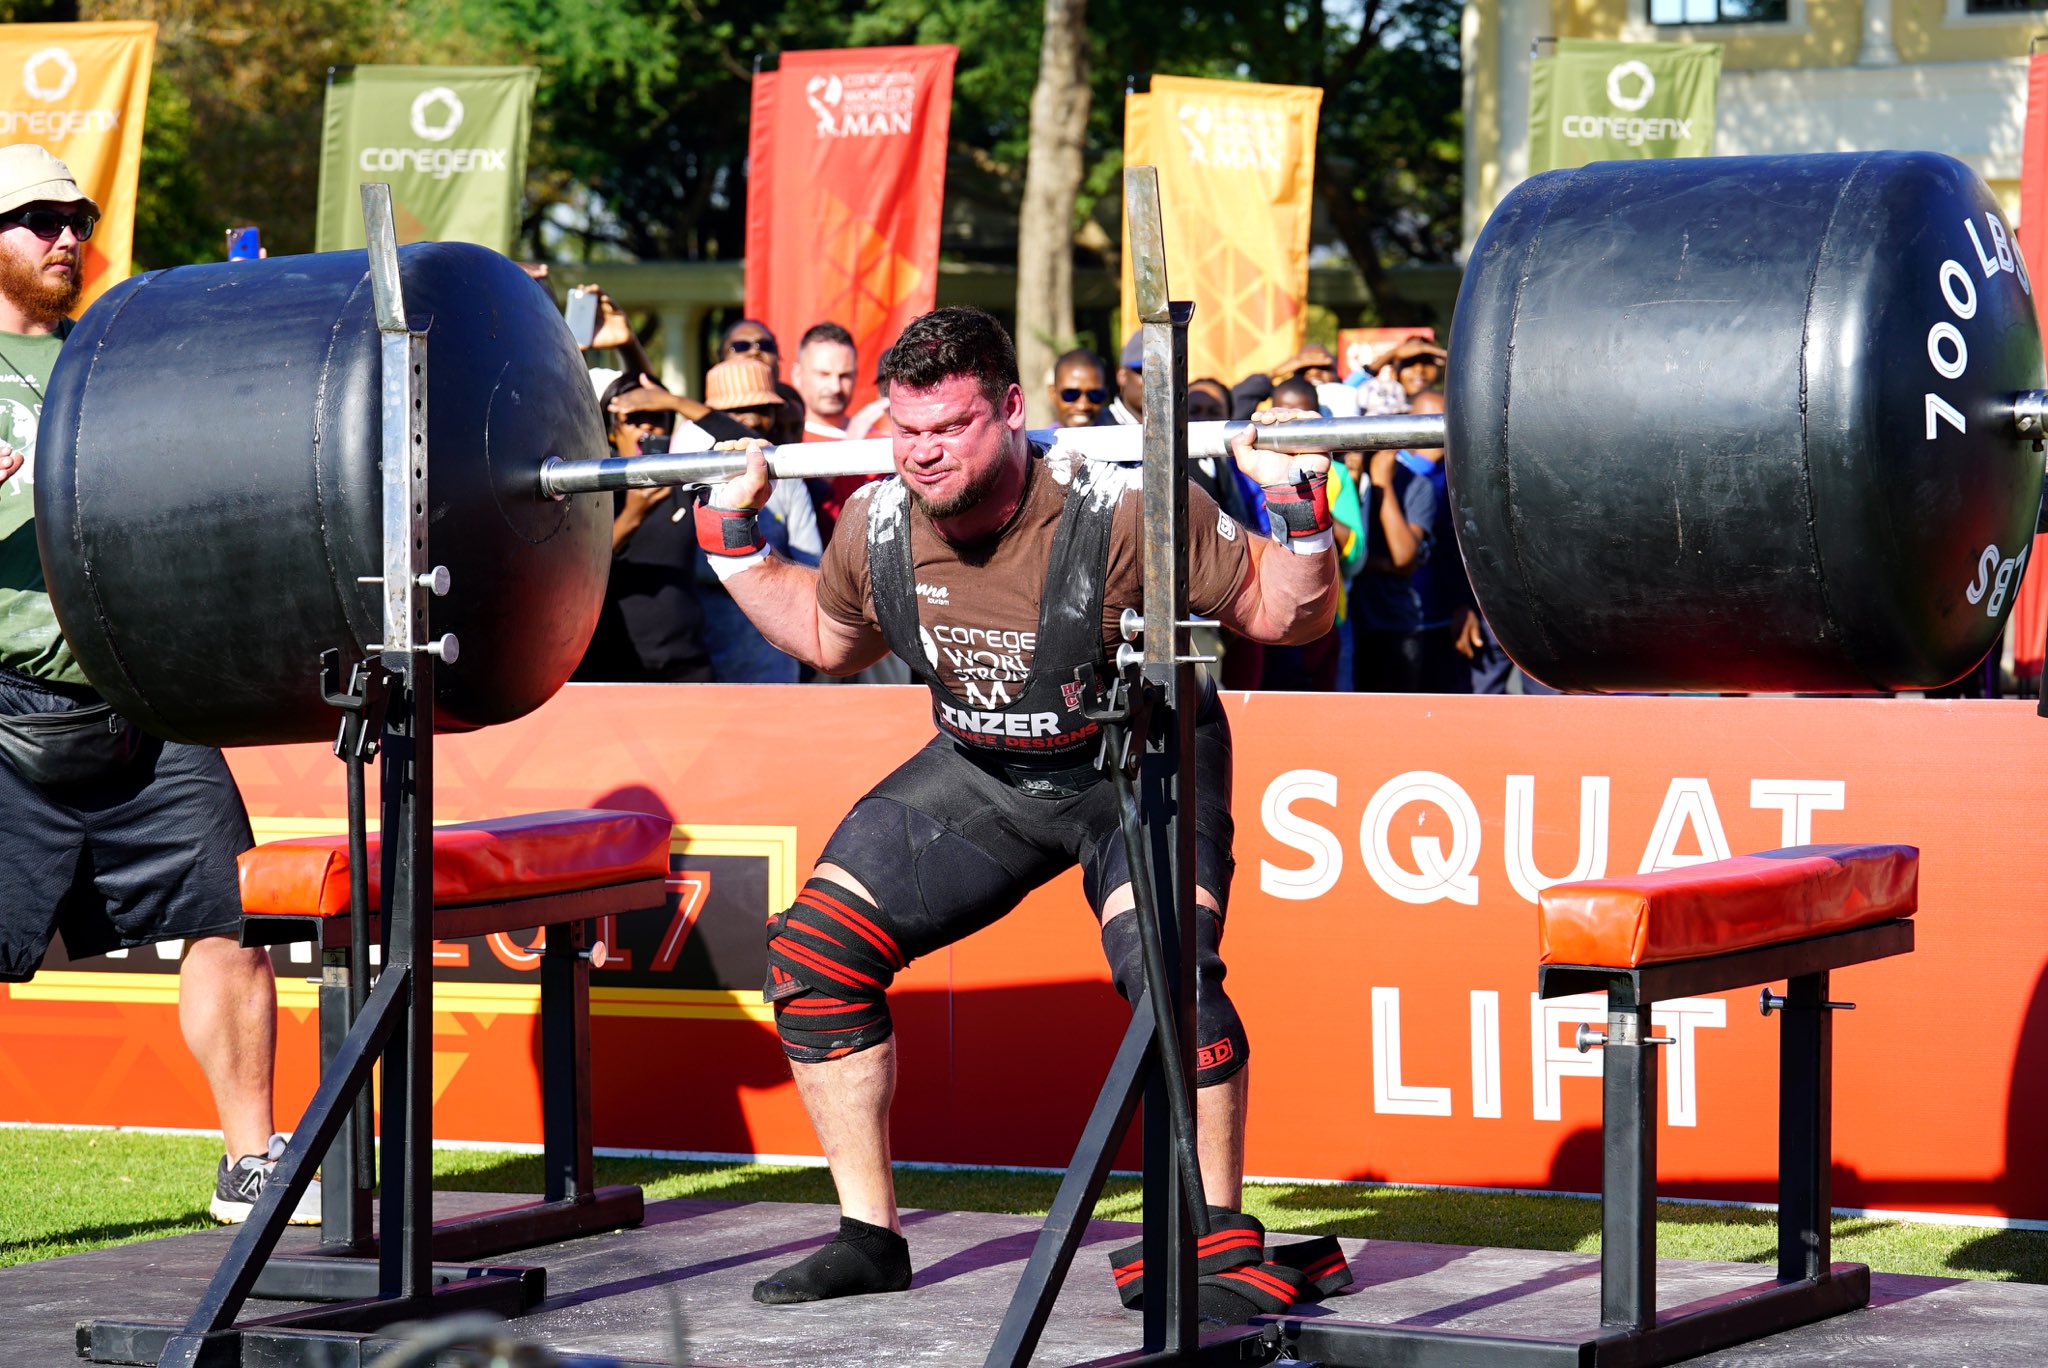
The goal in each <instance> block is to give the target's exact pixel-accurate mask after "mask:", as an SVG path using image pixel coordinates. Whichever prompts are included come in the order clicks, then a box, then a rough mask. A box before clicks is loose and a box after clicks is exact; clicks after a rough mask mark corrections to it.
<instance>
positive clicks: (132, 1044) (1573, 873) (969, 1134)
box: [0, 685, 2048, 1221]
mask: <svg viewBox="0 0 2048 1368" xmlns="http://www.w3.org/2000/svg"><path fill="white" fill-rule="evenodd" d="M1226 702H1227V705H1228V707H1229V709H1230V713H1231V727H1232V730H1233V732H1234V734H1235V739H1236V754H1237V764H1236V786H1235V795H1234V799H1235V801H1234V804H1233V807H1234V812H1235V816H1236V820H1237V839H1236V856H1237V878H1236V882H1235V885H1234V887H1233V889H1232V893H1231V900H1230V929H1229V934H1228V936H1227V937H1226V938H1225V941H1224V951H1225V953H1226V955H1227V956H1228V958H1229V961H1230V988H1231V993H1232V996H1233V997H1234V998H1235V1000H1236V1002H1237V1005H1238V1008H1239V1010H1240V1011H1241V1012H1242V1013H1243V1015H1244V1018H1245V1022H1246V1024H1247V1026H1248V1028H1249V1030H1250V1032H1251V1038H1252V1064H1251V1087H1252V1099H1251V1128H1250V1146H1251V1150H1250V1165H1251V1170H1252V1172H1254V1173H1260V1174H1268V1175H1275V1176H1288V1177H1309V1178H1389V1179H1393V1180H1396V1181H1401V1182H1416V1183H1445V1184H1458V1185H1474V1186H1499V1187H1524V1188H1553V1189H1572V1190H1577V1191H1589V1190H1591V1189H1593V1188H1594V1187H1595V1186H1597V1184H1598V1182H1599V1160H1600V1142H1599V1133H1598V1129H1597V1127H1598V1123H1599V1106H1600V1103H1599V1093H1600V1089H1599V1082H1598V1079H1597V1077H1596V1075H1597V1074H1598V1072H1599V1069H1600V1057H1599V1055H1598V1054H1597V1053H1594V1054H1580V1053H1579V1052H1578V1051H1577V1050H1576V1049H1574V1048H1573V1043H1572V1041H1573V1031H1574V1029H1575V1027H1576V1026H1577V1025H1578V1024H1580V1023H1581V1022H1588V1021H1597V1020H1598V1019H1599V1018H1600V1016H1601V1015H1602V1007H1601V1005H1600V1004H1599V1003H1598V1002H1597V1001H1592V1000H1574V999H1565V1000H1555V1001H1539V1000H1537V999H1536V998H1535V996H1534V989H1535V987H1536V953H1537V945H1536V925H1535V909H1534V902H1533V900H1534V898H1535V896H1536V890H1537V889H1538V888H1540V887H1542V886H1543V885H1545V884H1548V883H1550V882H1552V881H1555V880H1558V879H1563V878H1570V877H1589V876H1597V875H1601V874H1633V873H1635V872H1637V871H1638V870H1644V869H1659V868H1670V867H1672V866H1675V865H1681V864H1686V863H1689V862H1692V861H1697V860H1699V859H1702V858H1710V857H1718V856H1721V855H1723V854H1726V853H1730V852H1737V853H1739V852H1743V851H1753V850H1765V849H1770V848H1772V847H1775V846H1784V845H1796V844H1802V843H1804V842H1807V841H1896V842H1903V843H1907V844H1911V845H1916V846H1918V847H1919V848H1920V851H1921V860H1920V897H1921V906H1920V914H1919V917H1918V939H1919V943H1918V946H1917V948H1916V949H1915V950H1914V952H1913V953H1912V954H1910V955H1906V956H1902V957H1900V958H1898V959H1892V960H1884V961H1881V962H1879V963H1875V964H1868V965H1860V966H1857V967H1854V968H1851V969H1847V970H1843V971H1841V972H1839V973H1837V974H1835V975H1834V976H1833V978H1832V980H1831V982H1830V985H1829V987H1830V992H1831V995H1832V996H1834V997H1836V998H1839V999H1842V1000H1845V1001H1851V1002H1855V1003H1857V1004H1858V1007H1859V1010H1858V1011H1856V1012H1854V1013H1849V1014H1845V1015H1843V1016H1841V1017H1838V1018H1837V1020H1836V1023H1835V1028H1834V1031H1835V1037H1834V1039H1835V1045H1834V1048H1835V1084H1834V1162H1835V1184H1836V1185H1835V1195H1836V1200H1837V1201H1839V1202H1840V1203H1842V1205H1844V1206H1848V1207H1866V1208H1888V1209H1903V1210H1909V1211H1910V1210H1918V1211H1941V1212H1952V1213H1958V1214H1962V1215H1966V1216H1983V1217H1998V1218H2020V1219H2028V1220H2034V1221H2041V1220H2048V1166H2044V1165H2042V1164H2041V1163H2040V1162H2039V1161H2038V1154H2039V1151H2040V1140H2041V1137H2042V1136H2043V1135H2044V1134H2048V1090H2044V1089H2042V1088H2041V1087H2040V1080H2041V1078H2042V1077H2043V1076H2044V1075H2048V908H2044V906H2043V903H2042V899H2041V896H2040V889H2041V888H2042V886H2043V885H2044V883H2048V833H2044V832H2043V831H2042V830H2041V829H2040V828H2039V827H2038V826H2036V825H2034V824H2032V823H2029V822H2027V821H2026V820H2024V814H2026V813H2029V812H2033V811H2038V810H2039V809H2040V807H2041V805H2042V801H2043V799H2044V798H2048V722H2043V721H2042V720H2041V719H2039V718H2037V717H2035V716H2034V710H2033V707H2032V705H2031V704H2028V703H2025V702H2015V701H2006V702H1904V701H1896V702H1895V701H1888V700H1862V699H1710V698H1483V697H1482V698H1469V697H1468V698H1451V697H1443V696H1426V695H1422V696H1404V695H1396V694H1384V695H1358V694H1345V695H1326V696H1319V697H1317V698H1315V699H1313V700H1311V702H1312V704H1313V706H1312V709H1311V711H1312V713H1313V715H1314V719H1315V722H1314V726H1313V727H1312V728H1311V729H1310V732H1308V733H1304V731H1303V729H1302V727H1301V725H1300V709H1299V708H1298V707H1296V706H1294V705H1293V704H1288V705H1285V706H1277V707H1276V706H1272V705H1273V704H1274V702H1275V699H1274V697H1273V696H1271V695H1261V694H1249V695H1247V694H1231V695H1229V696H1228V697H1227V699H1226ZM930 735H931V703H930V699H929V697H928V696H927V695H926V694H925V693H924V692H923V691H922V690H919V689H911V688H897V689H892V688H858V689H820V688H814V687H810V686H805V685H760V686H752V687H737V686H734V687H719V688H702V687H698V686H694V685H616V686H613V685H571V686H570V687H569V688H567V689H565V690H563V691H562V693H561V695H560V696H558V697H557V698H555V699H554V700H553V701H552V702H550V703H549V704H548V705H547V706H546V707H544V708H541V709H540V710H539V711H537V712H535V713H533V714H532V715H531V716H528V717H524V718H521V719H520V720H519V721H517V722H513V723H509V724H507V725H505V726H502V727H491V728H488V729H486V730H484V731H480V732H473V733H469V734H466V735H461V736H444V737H442V738H441V739H440V742H439V743H438V749H437V751H436V771H437V777H438V789H437V793H436V802H435V816H436V817H437V818H438V819H440V820H443V821H461V820H466V819H470V818H477V817H487V816H502V815H504V814H507V813H513V812H537V811H544V810H548V809H553V808H571V807H586V806H599V807H620V808H631V809H638V810H640V811H646V812H662V813H666V814H668V815H669V817H670V818H671V819H672V820H673V821H674V822H675V824H676V834H675V840H674V844H673V847H672V850H673V857H672V861H671V873H670V876H669V900H668V905H667V906H666V907H664V908H662V909H660V910H658V911H652V912H646V913H640V914H635V915H633V916H621V917H618V918H616V919H613V921H612V924H607V925H604V926H601V927H600V928H599V935H600V936H601V938H602V939H603V940H604V942H605V944H606V945H607V946H608V947H615V953H613V955H612V956H611V957H610V958H609V959H607V961H606V963H605V965H604V966H603V968H601V969H596V970H594V971H593V973H592V983H591V994H590V997H591V1008H590V1011H591V1040H592V1049H593V1052H594V1055H595V1060H594V1066H593V1077H592V1079H591V1090H592V1100H593V1104H594V1106H595V1109H596V1118H595V1124H596V1132H597V1141H598V1143H599V1144H601V1145H607V1146H620V1147H624V1148H633V1149H657V1150H671V1151H692V1152H699V1153H705V1152H709V1153H734V1152H739V1153H751V1154H763V1155H790V1154H815V1153H816V1152H817V1150H816V1140H815V1139H814V1138H813V1136H812V1133H811V1130H810V1127H809V1125H808V1124H807V1123H806V1122H805V1120H804V1118H803V1113H802V1110H801V1108H800V1107H799V1105H798V1103H797V1098H796V1094H795V1089H794V1087H793V1086H792V1084H791V1083H790V1078H789V1066H788V1064H787V1063H786V1062H785V1061H784V1060H783V1058H782V1052H781V1050H780V1049H779V1048H778V1047H777V1044H776V1040H775V1032H774V1027H773V1024H772V1020H771V1013H770V1012H769V1010H768V1009H767V1008H766V1007H765V1006H763V1004H762V1002H761V997H760V991H759V989H760V984H761V980H762V976H763V974H764V972H765V951H764V949H763V945H762V936H761V925H762V922H763V921H764V919H765V918H766V916H767V915H768V913H769V912H771V911H776V910H780V909H782V908H785V907H787V906H789V903H790V900H791V899H792V898H794V897H795V895H796V891H797V889H798V887H799V886H800V885H801V883H802V881H803V879H804V877H805V875H806V874H807V873H808V872H809V869H810V866H811V863H812V862H813V861H815V860H816V859H817V858H818V852H819V849H820V848H821V846H822V845H823V844H824V841H825V838H826V837H827V836H828V835H829V834H830V833H831V831H832V828H833V826H834V825H835V824H836V823H837V822H838V820H839V819H840V817H842V816H843V815H844V814H845V812H846V810H847V809H848V808H849V807H850V806H851V805H852V804H853V802H854V801H855V800H856V799H857V798H859V797H860V795H861V794H862V793H863V792H865V791H866V790H867V788H868V787H869V786H870V785H872V784H873V783H874V782H875V780H876V779H877V778H878V777H880V776H881V775H882V774H883V773H885V772H886V771H887V770H888V769H889V768H890V767H891V766H892V765H894V764H896V763H898V762H899V761H900V760H902V759H903V757H904V756H906V755H908V754H910V752H911V751H913V750H915V749H916V748H917V747H918V746H919V745H920V744H921V743H922V742H923V741H924V740H925V739H926V738H928V737H929V736H930ZM735 756H742V757H747V758H748V759H749V760H751V761H752V762H753V763H740V764H735V763H734V759H733V758H734V757H735ZM229 760H230V762H231V763H232V764H233V766H234V770H235V776H236V779H237V780H238V781H239V782H240V784H241V787H242V792H243V794H244V796H245V797H246V798H247V800H248V804H249V809H250V812H251V814H252V815H253V817H254V819H255V823H256V831H257V836H258V839H261V840H269V839H274V838H277V837H281V836H290V835H297V834H301V833H305V832H310V831H338V830H340V829H341V823H342V812H343V801H342V800H343V785H342V771H341V766H340V765H339V764H337V763H336V761H335V759H334V756H333V753H332V751H331V749H330V748H329V747H327V746H324V745H319V744H308V745H302V746H279V747H270V748H265V749H256V750H238V751H233V752H230V754H229ZM532 942H533V936H532V935H531V934H525V933H522V934H519V935H513V936H502V935H501V936H491V937H486V938H482V939H479V940H473V941H458V942H452V943H448V944H444V945H441V946H439V947H437V949H436V953H435V987H434V1093H435V1116H434V1124H435V1134H436V1135H437V1136H440V1137H442V1138H444V1139H451V1140H453V1139H467V1140H489V1141H523V1142H532V1141H535V1140H538V1139H539V1138H540V1092H539V1080H538V1069H537V1064H536V1060H537V1058H538V1039H539V1037H538V1033H537V1028H538V1025H539V1023H538V1019H537V1017H536V1015H535V1011H536V1006H537V1003H538V999H539V990H538V986H537V980H538V977H539V975H538V962H539V956H538V955H537V954H535V953H534V951H533V947H532ZM177 956H178V947H177V946H176V945H165V946H152V947H149V948H146V949H142V950H136V951H133V952H131V953H130V954H127V955H124V956H121V957H119V958H115V957H104V958H99V959H93V960H86V961H81V962H79V963H76V964H70V963H66V962H64V960H63V959H62V956H61V955H59V954H57V953H55V952H53V953H52V956H51V959H50V961H49V962H48V963H47V965H46V967H45V969H44V972H43V973H41V974H40V975H38V976H37V978H36V979H35V980H34V981H33V982H32V983H27V984H19V985H14V986H12V987H9V988H5V989H0V1121H35V1122H69V1123H88V1124H98V1125H130V1126H140V1125H147V1126H179V1127H193V1128H211V1127H213V1126H215V1125H217V1124H218V1123H217V1122H216V1121H215V1120H214V1114H213V1104H212V1101H211V1099H210V1098H209V1097H208V1095H207V1092H206V1085H205V1081H204V1079H203V1078H201V1076H200V1074H199V1070H198V1067H197V1066H196V1065H195V1064H194V1063H193V1062H192V1059H191V1056H190V1055H189V1054H187V1053H186V1051H185V1047H184V1045H183V1043H182V1041H181V1040H180V1038H179V1033H178V1026H177V1004H176V998H177V979H176V969H177ZM316 958H317V957H316V956H314V955H313V954H312V953H311V951H310V950H309V949H308V948H307V947H304V946H298V947H293V948H292V949H291V950H280V951H279V952H278V954H277V960H278V968H279V976H278V977H279V982H278V994H279V999H280V1007H281V1009H282V1010H281V1016H282V1021H281V1023H280V1025H281V1032H280V1037H279V1064H280V1076H279V1084H280V1087H279V1105H278V1120H279V1122H280V1124H282V1125H284V1126H285V1127H286V1128H287V1129H288V1128H289V1127H290V1125H291V1119H292V1118H293V1117H294V1116H296V1115H297V1114H298V1111H299V1108H300V1107H302V1106H303V1105H304V1103H305V1100H306V1097H307V1096H308V1095H309V1094H310V1092H311V1090H312V1086H313V1082H314V1079H313V1060H314V1049H315V1040H314V1029H313V1028H314V1007H315V987H316V985H315V984H314V983H311V982H308V981H307V980H308V976H310V975H317V974H318V973H319V965H318V963H317V962H316ZM890 1001H891V1005H892V1009H893V1013H894V1017H895V1021H896V1031H897V1037H898V1039H899V1040H900V1041H901V1042H902V1043H901V1059H902V1069H903V1082H902V1086H901V1089H900V1092H899V1095H898V1098H897V1104H896V1111H895V1124H894V1137H895V1145H896V1153H897V1155H898V1157H899V1158H902V1159H907V1160H918V1161H934V1160H938V1161H948V1162H954V1163H974V1164H1034V1165H1054V1164H1063V1163H1065V1162H1066V1160H1067V1158H1068V1156H1069V1155H1070V1154H1071V1153H1072V1151H1073V1147H1074V1144H1075V1141H1076V1139H1077V1138H1078V1137H1079V1135H1080V1133H1081V1127H1082V1125H1083V1123H1084V1122H1085V1120H1086V1118H1087V1113H1088V1107H1089V1104H1090V1103H1091V1102H1092V1101H1093V1099H1094V1095H1095V1090H1096V1088H1097V1087H1098V1085H1099V1084H1100V1081H1101V1079H1102V1076H1103V1071H1104V1070H1105V1069H1106V1068H1107V1066H1108V1064H1109V1060H1110V1056H1111V1054H1112V1053H1113V1052H1114V1050H1115V1047H1116V1041H1117V1038H1118V1036H1119V1034H1120V1033H1121V1031H1122V1029H1123V1026H1124V1023H1125V1022H1126V1021H1128V1019H1129V1013H1130V1009H1129V1008H1128V1007H1126V1006H1125V1005H1124V1004H1123V1003H1122V1002H1121V1001H1120V1000H1119V999H1118V998H1117V995H1116V994H1115V992H1114V991H1112V990H1111V988H1110V987H1109V985H1108V982H1107V975H1106V974H1105V972H1104V970H1103V965H1102V950H1101V945H1100V940H1099V935H1098V933H1097V931H1096V929H1095V926H1094V923H1093V920H1092V918H1090V917H1089V915H1088V913H1087V910H1086V907H1085V905H1084V904H1083V901H1082V891H1081V881H1080V878H1079V876H1078V875H1077V874H1071V873H1070V874H1067V875H1064V876H1062V877H1061V878H1058V879H1055V880H1054V881H1053V882H1052V883H1050V884H1048V885H1046V887H1044V888H1043V889H1040V890H1038V891H1037V892H1035V893H1033V894H1032V895H1031V896H1030V897H1029V898H1028V899H1026V900H1025V903H1024V905H1023V906H1022V907H1020V908H1019V909H1018V910H1017V911H1016V912H1015V913H1013V914H1012V915H1010V916H1008V917H1005V918H1004V919H1003V920H1001V921H1000V922H998V923H997V924H996V925H994V926H992V927H990V928H989V929H987V930H986V931H982V932H979V933H977V934H975V935H973V936H970V937H969V938H967V939H966V940H964V941H962V942H960V943H959V944H957V945H955V946H953V947H951V948H950V949H948V950H945V951H942V952H940V953H938V954H934V955H931V956H928V957H926V958H924V959H920V960H918V961H916V962H915V963H913V964H912V965H911V966H910V967H909V968H908V969H907V970H905V971H904V972H903V973H902V974H900V975H898V977H897V979H896V982H895V985H894V987H893V988H892V989H891V992H890ZM1656 1017H1657V1026H1658V1028H1659V1029H1658V1034H1660V1035H1666V1036H1669V1037H1670V1038H1671V1039H1672V1041H1673V1044H1672V1046H1671V1048H1670V1050H1668V1051H1667V1052H1666V1053H1665V1057H1664V1058H1663V1060H1662V1061H1661V1065H1660V1067H1661V1069H1662V1073H1663V1080H1662V1081H1663V1087H1662V1097H1661V1098H1660V1102H1661V1106H1660V1108H1659V1113H1660V1126H1659V1136H1658V1148H1659V1151H1660V1153H1659V1184H1660V1188H1661V1190H1662V1191H1663V1192H1664V1193H1665V1195H1667V1196H1685V1197H1719V1198H1737V1199H1742V1200H1754V1201H1768V1200H1770V1199H1771V1195H1772V1192H1773V1188H1772V1185H1771V1180H1772V1175H1773V1173H1774V1172H1775V1169H1776V1165H1777V1140H1776V1134H1777V1115H1776V1097H1777V1084H1776V1081H1775V1080H1776V1078H1777V1051H1778V1031H1779V1019H1778V1018H1776V1017H1763V1016H1761V1015H1759V1014H1758V1011H1757V990H1756V989H1755V988H1750V989H1745V990H1739V991H1735V992H1728V993H1718V994H1712V995H1706V996H1702V997H1697V998H1684V999H1677V1000H1674V1001H1671V1002H1667V1003H1663V1004H1660V1005H1659V1007H1658V1009H1657V1014H1656ZM1019 1023H1028V1027H1029V1029H1028V1031H1025V1032H1024V1033H1023V1035H1022V1036H1020V1027H1019ZM1125 1157H1126V1160H1127V1161H1129V1160H1131V1159H1133V1158H1134V1157H1135V1156H1134V1155H1132V1154H1128V1153H1127V1154H1126V1156H1125Z"/></svg>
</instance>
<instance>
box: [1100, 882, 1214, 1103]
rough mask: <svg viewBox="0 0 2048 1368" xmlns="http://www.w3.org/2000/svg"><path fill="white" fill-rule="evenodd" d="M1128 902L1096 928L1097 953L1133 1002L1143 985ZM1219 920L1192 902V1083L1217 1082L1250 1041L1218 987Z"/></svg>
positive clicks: (1135, 923)
mask: <svg viewBox="0 0 2048 1368" xmlns="http://www.w3.org/2000/svg"><path fill="white" fill-rule="evenodd" d="M1139 916H1140V913H1139V911H1138V909H1137V908H1135V907H1133V908H1131V909H1130V910H1129V911H1126V912H1122V913H1119V914H1118V915H1117V916H1114V917H1111V918H1110V919H1109V921H1108V922H1107V923H1105V924H1104V926H1103V928H1102V953H1103V954H1104V955H1105V956H1107V957H1108V959H1109V972H1110V975H1111V977H1112V978H1114V979H1115V980H1116V990H1117V992H1119V993H1121V994H1123V998H1124V1001H1126V1002H1130V1003H1135V1002H1137V1000H1138V998H1139V997H1140V995H1142V994H1143V993H1144V991H1145V951H1144V947H1143V945H1142V944H1141V943H1140V942H1139V939H1138V917H1139ZM1222 943H1223V920H1222V918H1220V917H1218V916H1217V915H1216V913H1215V912H1213V911H1211V910H1210V909H1209V908H1206V907H1202V906H1199V905H1197V906H1196V908H1195V1086H1196V1087H1198V1088H1207V1087H1210V1086H1212V1085H1214V1084H1217V1083H1221V1082H1223V1080H1225V1079H1226V1078H1229V1077H1230V1076H1231V1075H1232V1074H1234V1073H1236V1072H1237V1071H1238V1070H1239V1069H1242V1068H1243V1067H1244V1066H1245V1063H1246V1061H1247V1060H1249V1059H1250V1058H1251V1042H1250V1041H1249V1040H1247V1039H1246V1038H1245V1033H1244V1022H1243V1021H1241V1020H1240V1019H1239V1018H1238V1015H1237V1007H1236V1005H1235V1004H1233V1003H1232V1002H1231V1000H1230V994H1228V993H1226V992H1225V991H1224V990H1223V974H1224V968H1223V955H1222V953H1221V951H1220V946H1221V945H1222Z"/></svg>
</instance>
